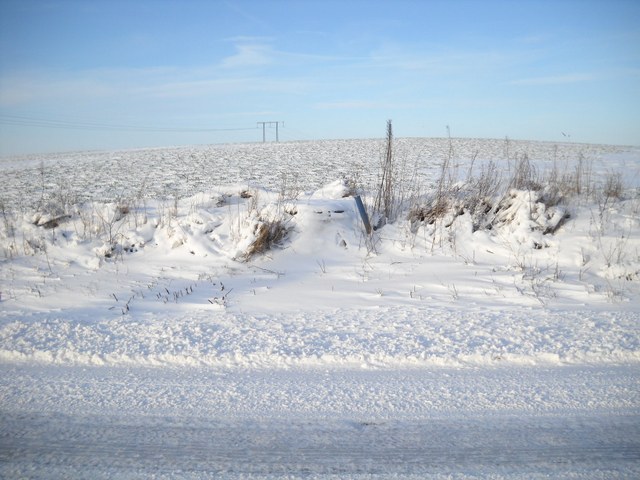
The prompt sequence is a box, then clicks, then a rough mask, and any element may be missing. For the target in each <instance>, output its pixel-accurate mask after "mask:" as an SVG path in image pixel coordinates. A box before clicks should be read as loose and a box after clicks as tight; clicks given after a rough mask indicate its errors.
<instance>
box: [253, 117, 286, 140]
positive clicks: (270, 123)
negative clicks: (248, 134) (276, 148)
mask: <svg viewBox="0 0 640 480" xmlns="http://www.w3.org/2000/svg"><path fill="white" fill-rule="evenodd" d="M280 124H282V126H283V127H284V122H275V121H274V122H258V125H262V143H264V142H266V141H267V137H266V131H265V130H266V127H267V126H268V127H269V128H271V127H273V126H275V127H276V142H278V141H279V138H278V126H279V125H280Z"/></svg>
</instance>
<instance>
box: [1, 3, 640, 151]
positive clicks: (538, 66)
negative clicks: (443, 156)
mask: <svg viewBox="0 0 640 480" xmlns="http://www.w3.org/2000/svg"><path fill="white" fill-rule="evenodd" d="M387 119H391V120H393V126H394V133H395V135H396V136H421V137H441V136H445V135H446V134H447V126H449V127H450V131H451V134H452V135H453V136H459V137H485V138H504V137H505V136H508V137H509V138H514V139H533V140H548V141H565V140H567V139H568V140H570V141H576V142H589V143H611V144H632V145H640V2H638V1H636V0H629V1H624V0H606V1H589V0H582V1H562V0H558V1H491V0H484V1H428V0H422V1H420V0H410V1H397V0H396V1H375V0H369V1H355V0H340V1H333V0H322V1H313V0H307V1H285V0H274V1H264V0H263V1H197V0H185V1H170V0H138V1H135V0H130V1H120V0H111V1H91V0H84V1H65V0H51V1H44V0H43V1H35V0H31V1H30V0H17V1H13V0H0V154H2V155H6V154H14V153H31V152H49V151H65V150H84V149H120V148H132V147H144V146H169V145H185V144H202V143H205V144H206V143H224V142H254V141H261V140H262V130H261V129H259V128H257V122H260V121H282V122H284V127H283V128H280V129H279V134H280V139H281V140H307V139H309V140H311V139H322V138H370V137H383V136H384V133H385V125H386V121H387ZM565 135H567V136H565ZM274 138H275V131H274V130H273V129H269V130H267V139H268V140H273V139H274Z"/></svg>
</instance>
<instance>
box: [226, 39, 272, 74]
mask: <svg viewBox="0 0 640 480" xmlns="http://www.w3.org/2000/svg"><path fill="white" fill-rule="evenodd" d="M235 48H236V53H235V54H233V55H231V56H229V57H226V58H223V59H222V62H221V63H220V65H221V66H222V67H223V68H244V67H257V66H265V65H270V64H271V63H273V51H272V49H271V46H269V45H258V44H237V45H236V46H235Z"/></svg>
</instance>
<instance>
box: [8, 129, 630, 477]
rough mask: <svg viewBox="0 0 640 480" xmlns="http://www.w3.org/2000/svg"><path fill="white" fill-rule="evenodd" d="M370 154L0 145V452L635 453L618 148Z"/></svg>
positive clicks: (535, 468)
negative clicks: (2, 148) (12, 148)
mask: <svg viewBox="0 0 640 480" xmlns="http://www.w3.org/2000/svg"><path fill="white" fill-rule="evenodd" d="M385 152H386V149H385V144H384V142H383V141H380V140H353V141H326V142H298V143H283V144H252V145H222V146H206V147H193V148H168V149H149V150H135V151H122V152H85V153H72V154H60V155H51V156H46V157H22V158H11V159H2V160H1V161H0V171H1V172H2V188H0V192H2V193H0V207H1V208H0V214H1V218H0V256H1V258H0V291H1V297H0V369H2V372H3V375H1V376H0V378H1V379H2V380H0V398H1V399H2V404H1V405H0V422H1V423H2V425H3V429H2V430H3V433H2V434H1V435H0V476H5V477H7V478H9V477H25V478H31V477H40V478H45V477H46V478H83V477H84V478H86V477H91V478H149V477H156V478H176V477H180V478H280V477H282V476H285V477H286V478H297V477H301V476H302V477H305V478H362V475H367V478H370V477H369V475H374V477H373V478H451V475H454V476H456V477H457V478H467V479H468V478H486V477H491V478H548V477H549V476H551V477H569V478H634V477H636V476H637V475H638V474H639V473H640V468H639V465H640V458H639V457H638V454H637V452H638V451H640V450H639V449H638V446H639V445H640V434H639V432H640V429H639V427H638V425H639V421H638V418H640V416H639V415H638V412H639V411H640V398H639V395H638V392H640V388H638V387H639V385H640V376H639V375H638V366H639V365H640V253H639V252H640V235H639V234H640V150H639V149H637V148H636V149H634V148H630V147H629V148H623V147H609V146H593V145H577V144H559V145H556V144H549V143H536V142H518V141H510V140H472V139H451V140H449V139H398V140H396V141H395V142H394V143H393V163H392V164H391V166H390V167H389V168H388V169H385V168H384V167H385V165H386V164H385V161H384V160H385V159H386V158H387V157H386V153H385ZM385 178H386V179H390V180H391V182H390V189H389V190H385V189H383V188H381V186H383V185H385V183H384V181H383V179H385ZM356 196H359V198H361V200H362V201H363V202H364V205H365V208H366V212H367V217H368V218H369V221H370V223H371V224H372V225H373V226H374V227H375V228H374V229H373V231H372V232H371V233H367V231H366V229H365V224H364V222H363V218H362V216H361V213H360V211H359V210H358V207H357V205H356V200H355V197H356ZM525 432H526V433H525ZM52 439H54V440H55V441H52ZM470 452H471V454H470Z"/></svg>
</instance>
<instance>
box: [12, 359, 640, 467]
mask: <svg viewBox="0 0 640 480" xmlns="http://www.w3.org/2000/svg"><path fill="white" fill-rule="evenodd" d="M0 368H1V370H2V372H1V373H2V376H1V379H0V395H1V398H2V402H1V404H0V424H1V425H2V429H1V430H0V476H2V477H3V478H63V477H64V478H152V477H153V478H169V477H171V478H270V477H282V476H284V477H305V478H363V477H364V478H371V477H376V478H379V477H380V478H412V477H415V478H448V476H449V475H454V476H455V477H456V478H476V477H486V476H492V478H502V477H508V478H559V477H564V478H567V477H569V478H637V477H638V475H640V371H639V369H638V368H637V367H636V366H633V365H632V366H606V367H604V366H593V367H589V366H565V367H549V368H546V367H545V368H543V367H515V368H514V367H513V366H511V367H509V368H481V369H471V368H469V369H445V368H442V369H437V368H436V369H432V370H425V369H415V370H393V371H391V370H354V369H343V370H340V369H337V370H327V371H325V370H319V369H293V370H273V369H271V370H248V369H235V370H233V369H230V370H213V369H198V368H191V369H190V368H176V369H160V368H133V369H125V368H106V367H59V366H57V367H53V366H37V365H33V364H29V365H6V364H5V365H3V366H1V367H0Z"/></svg>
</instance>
